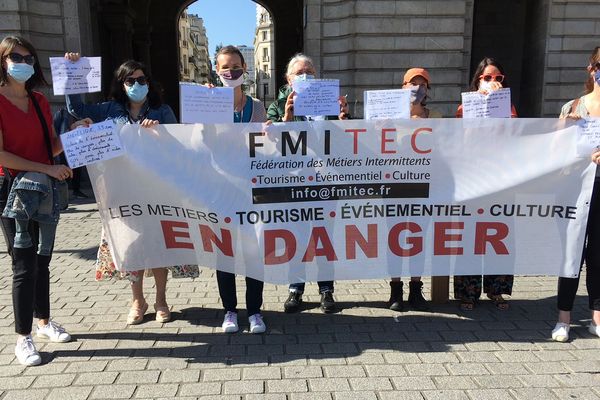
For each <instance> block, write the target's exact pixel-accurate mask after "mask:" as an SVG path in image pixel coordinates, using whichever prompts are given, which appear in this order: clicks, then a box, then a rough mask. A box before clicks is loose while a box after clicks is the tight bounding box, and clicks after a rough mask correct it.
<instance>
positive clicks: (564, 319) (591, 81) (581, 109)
mask: <svg viewBox="0 0 600 400" xmlns="http://www.w3.org/2000/svg"><path fill="white" fill-rule="evenodd" d="M587 73H588V78H587V80H586V82H585V92H584V95H583V96H581V97H579V98H577V99H574V100H571V101H569V102H568V103H566V104H565V105H564V106H563V107H562V110H561V112H560V118H571V119H576V120H577V119H581V118H586V119H587V118H590V117H596V118H598V117H600V47H596V48H595V49H594V50H593V51H592V55H591V56H590V63H589V65H588V66H587ZM591 159H592V162H593V163H594V164H596V165H599V164H600V150H599V149H598V148H597V149H596V151H594V152H593V153H592V156H591ZM599 192H600V168H596V180H595V181H594V188H593V191H592V199H591V201H590V210H589V214H588V224H587V231H586V236H587V240H586V245H585V248H584V249H583V256H582V260H581V261H582V267H583V261H585V265H586V286H587V291H588V302H589V303H588V304H589V307H590V309H591V310H592V321H591V322H590V325H589V327H588V330H589V331H590V333H591V334H593V335H596V336H600V229H599V227H598V224H597V222H598V219H599V218H600V199H599V198H598V196H600V193H599ZM578 287H579V277H577V278H563V277H559V278H558V296H557V303H558V304H557V305H558V322H557V323H556V326H555V327H554V329H553V330H552V339H553V340H555V341H557V342H566V341H567V340H569V327H570V323H571V310H572V309H573V302H574V301H575V296H576V295H577V288H578Z"/></svg>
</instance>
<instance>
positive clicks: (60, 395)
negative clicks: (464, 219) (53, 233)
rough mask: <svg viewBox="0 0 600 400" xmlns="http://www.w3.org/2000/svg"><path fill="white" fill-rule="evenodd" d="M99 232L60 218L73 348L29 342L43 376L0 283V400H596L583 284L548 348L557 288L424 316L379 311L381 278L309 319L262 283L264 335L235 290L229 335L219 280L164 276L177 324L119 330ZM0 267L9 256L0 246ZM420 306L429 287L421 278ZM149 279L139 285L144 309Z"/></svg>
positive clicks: (84, 208)
mask: <svg viewBox="0 0 600 400" xmlns="http://www.w3.org/2000/svg"><path fill="white" fill-rule="evenodd" d="M99 235H100V218H99V215H98V212H97V209H96V205H95V204H94V203H90V202H87V203H85V202H80V203H78V204H74V205H71V207H70V208H69V209H68V210H67V211H66V212H65V213H64V214H63V215H62V218H61V222H60V224H59V227H58V233H57V241H56V248H55V253H54V259H53V262H52V265H51V281H52V283H51V301H52V314H53V316H54V318H56V320H57V321H58V322H60V323H61V324H63V325H64V326H65V327H66V328H67V329H68V330H69V331H70V332H71V333H72V334H73V337H74V342H72V343H65V344H57V343H48V342H47V341H45V340H43V339H38V340H36V344H37V346H38V348H39V350H40V352H41V354H42V358H43V365H42V366H39V367H30V368H26V367H23V366H21V365H19V364H18V362H17V361H16V359H15V357H14V353H13V352H14V341H15V336H14V321H13V314H12V307H11V296H10V288H11V276H10V274H9V273H7V274H4V275H3V276H2V277H0V286H1V287H2V288H3V290H2V291H0V332H1V333H2V335H0V338H1V340H0V400H9V399H44V400H47V399H59V400H67V399H151V398H152V399H175V398H181V399H220V400H227V399H238V400H255V399H256V400H258V399H263V400H271V399H272V400H296V399H310V400H319V399H328V400H337V399H343V400H350V399H373V400H386V399H394V400H402V399H411V400H412V399H419V400H424V399H444V400H445V399H467V400H475V399H509V400H516V399H536V398H544V399H567V398H569V399H600V338H596V337H593V336H592V335H590V334H589V333H588V332H587V329H586V325H587V324H588V323H589V318H590V315H589V311H588V310H587V299H586V296H585V293H586V292H585V286H584V285H585V284H584V280H583V279H582V282H581V287H580V291H579V296H578V298H577V300H576V306H575V310H574V313H573V327H572V336H573V337H572V340H571V341H570V342H569V343H554V342H552V341H550V339H549V336H550V331H551V329H552V327H553V326H554V323H555V317H556V310H555V297H554V296H555V294H556V293H555V291H556V277H543V276H542V277H517V278H516V279H515V286H514V291H513V297H512V299H511V300H510V304H511V309H510V310H509V311H506V312H502V311H499V310H497V309H495V308H494V307H493V305H492V304H490V302H488V301H481V302H480V303H479V304H478V306H477V307H476V309H475V310H474V311H473V312H463V311H460V310H459V309H458V305H457V304H456V302H454V301H450V302H449V303H448V304H443V305H435V306H433V310H432V312H430V313H424V312H414V311H407V312H404V313H400V314H398V313H395V312H393V311H390V310H388V309H387V308H386V307H385V302H386V300H387V297H388V295H389V284H388V282H387V281H386V280H359V281H341V282H337V283H336V288H335V296H336V298H337V299H338V306H339V307H340V311H339V312H338V313H336V314H333V315H325V314H322V313H321V312H320V310H319V303H318V302H319V296H318V291H317V287H316V285H315V284H308V285H307V288H306V294H305V296H304V300H305V309H304V310H303V311H302V312H301V313H299V314H285V313H284V312H283V305H282V304H283V301H285V299H286V297H287V288H286V287H285V286H281V285H280V286H276V285H271V284H266V285H265V292H264V299H265V304H264V317H265V321H266V323H267V325H268V327H269V329H268V331H267V333H266V334H264V335H252V334H250V333H248V332H247V319H246V313H245V311H244V302H243V299H244V282H243V279H242V278H240V279H238V299H240V310H241V311H240V323H241V328H242V330H241V331H240V332H239V333H237V334H230V335H228V334H224V333H222V332H221V330H220V325H221V319H222V315H223V313H222V309H221V305H220V300H219V296H218V290H217V284H216V279H215V273H214V271H213V270H211V269H208V268H203V269H202V273H201V276H200V277H199V278H198V279H196V280H194V281H192V280H189V279H187V280H186V279H171V280H170V281H169V284H168V290H167V296H168V301H169V304H170V305H171V306H172V310H173V316H174V320H173V321H172V322H170V323H167V324H159V323H157V322H156V321H154V320H153V317H154V314H153V313H151V312H149V313H148V314H147V316H146V319H145V321H144V322H143V323H142V324H140V325H138V326H127V325H126V324H125V319H126V316H127V313H128V309H129V301H130V298H131V292H130V289H129V286H128V284H127V282H124V281H103V282H96V281H95V278H94V261H95V258H96V250H97V246H98V240H99ZM0 246H1V247H0V266H1V267H2V268H3V270H4V271H10V258H9V257H8V255H7V254H6V252H5V250H4V243H2V244H1V245H0ZM424 282H425V285H424V291H425V295H426V297H429V289H430V279H428V278H425V279H424ZM153 284H154V282H153V280H152V279H146V280H145V283H144V285H145V292H146V294H147V300H148V302H149V303H150V304H152V303H153V296H154V287H153Z"/></svg>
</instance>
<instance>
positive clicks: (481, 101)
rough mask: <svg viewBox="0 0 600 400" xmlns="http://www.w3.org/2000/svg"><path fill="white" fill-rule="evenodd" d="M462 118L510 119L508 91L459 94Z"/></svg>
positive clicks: (506, 89) (507, 89) (505, 89)
mask: <svg viewBox="0 0 600 400" xmlns="http://www.w3.org/2000/svg"><path fill="white" fill-rule="evenodd" d="M461 96H462V106H463V118H510V116H511V104H510V89H509V88H502V89H498V90H494V91H492V92H490V93H489V94H487V95H486V94H482V93H479V92H466V93H461Z"/></svg>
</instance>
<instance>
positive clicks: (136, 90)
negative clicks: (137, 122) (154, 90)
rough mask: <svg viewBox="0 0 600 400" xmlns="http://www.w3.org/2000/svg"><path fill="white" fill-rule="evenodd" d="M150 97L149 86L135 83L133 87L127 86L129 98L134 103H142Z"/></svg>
mask: <svg viewBox="0 0 600 400" xmlns="http://www.w3.org/2000/svg"><path fill="white" fill-rule="evenodd" d="M147 95H148V85H140V84H139V83H137V82H136V83H134V84H133V86H127V97H129V100H131V101H133V102H134V103H141V102H142V101H144V99H145V98H146V96H147Z"/></svg>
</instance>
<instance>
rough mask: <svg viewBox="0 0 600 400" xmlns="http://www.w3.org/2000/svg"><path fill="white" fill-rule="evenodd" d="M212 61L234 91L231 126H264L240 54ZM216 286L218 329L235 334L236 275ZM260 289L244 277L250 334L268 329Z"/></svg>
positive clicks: (226, 52) (228, 49)
mask: <svg viewBox="0 0 600 400" xmlns="http://www.w3.org/2000/svg"><path fill="white" fill-rule="evenodd" d="M215 60H216V63H215V64H216V65H215V68H216V71H217V74H218V75H219V78H220V79H221V82H223V86H226V87H232V88H234V90H233V93H234V95H233V120H234V122H236V123H239V122H266V121H267V114H266V112H265V107H264V106H263V104H262V102H261V101H260V100H258V99H254V98H252V97H250V96H248V95H246V94H245V93H244V91H243V90H242V83H243V82H244V74H245V72H246V63H245V62H244V56H243V55H242V53H241V52H240V50H239V49H238V48H237V47H235V46H225V47H222V48H221V49H220V50H219V52H218V53H217V56H216V58H215ZM209 86H210V85H209ZM217 284H218V286H219V295H220V296H221V301H222V303H223V308H224V311H225V315H224V317H223V324H222V325H221V328H222V329H223V332H225V333H235V332H237V331H238V330H239V325H238V317H237V314H238V310H237V295H236V284H235V275H234V274H232V273H230V272H225V271H219V270H217ZM263 286H264V282H262V281H259V280H258V279H254V278H250V277H246V309H247V311H248V322H249V325H250V327H249V331H250V333H263V332H265V331H266V329H267V327H266V325H265V323H264V321H263V319H262V315H261V313H260V308H261V307H262V303H263Z"/></svg>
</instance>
